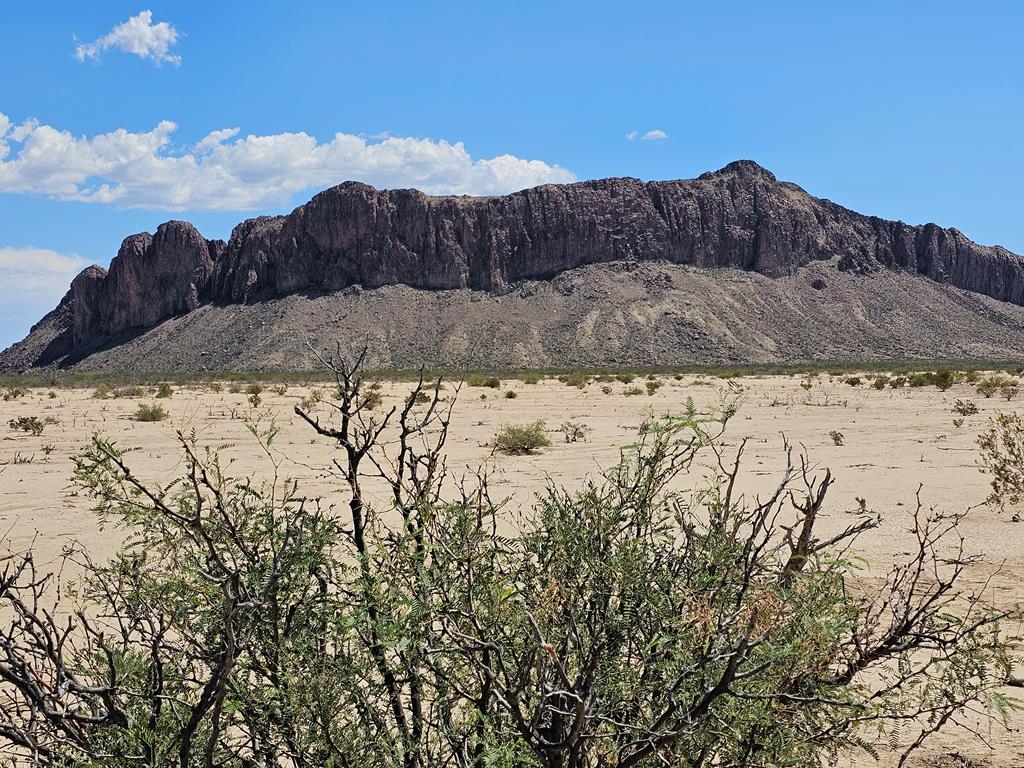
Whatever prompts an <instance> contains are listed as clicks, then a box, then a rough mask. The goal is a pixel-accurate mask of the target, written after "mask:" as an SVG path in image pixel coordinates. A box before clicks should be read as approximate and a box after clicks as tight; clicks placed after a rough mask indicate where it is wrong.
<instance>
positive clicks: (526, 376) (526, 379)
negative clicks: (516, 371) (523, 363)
mask: <svg viewBox="0 0 1024 768" xmlns="http://www.w3.org/2000/svg"><path fill="white" fill-rule="evenodd" d="M541 378H542V376H541V375H540V374H539V373H537V372H536V371H527V372H526V373H523V374H520V376H519V380H520V381H521V382H523V384H539V383H540V380H541Z"/></svg>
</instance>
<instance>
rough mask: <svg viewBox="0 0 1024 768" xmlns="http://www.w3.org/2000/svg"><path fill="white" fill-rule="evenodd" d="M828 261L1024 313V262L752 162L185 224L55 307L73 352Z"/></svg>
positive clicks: (92, 273)
mask: <svg viewBox="0 0 1024 768" xmlns="http://www.w3.org/2000/svg"><path fill="white" fill-rule="evenodd" d="M833 258H835V259H836V260H837V264H838V267H839V269H840V270H843V271H848V272H854V273H871V272H877V271H880V270H886V269H888V270H896V271H902V272H908V273H915V274H920V275H924V276H927V277H928V278H930V279H932V280H935V281H939V282H945V283H949V284H951V285H953V286H956V287H959V288H963V289H966V290H970V291H974V292H977V293H981V294H984V295H986V296H990V297H992V298H995V299H999V300H1001V301H1007V302H1012V303H1014V304H1024V261H1022V260H1021V259H1020V258H1019V257H1017V256H1016V255H1014V254H1012V253H1010V252H1009V251H1007V250H1005V249H1003V248H999V247H985V246H980V245H977V244H975V243H973V242H971V241H970V240H968V239H967V238H966V237H964V236H963V235H962V234H961V233H960V232H958V231H957V230H955V229H943V228H941V227H938V226H936V225H933V224H928V225H925V226H911V225H908V224H904V223H902V222H893V221H885V220H882V219H878V218H874V217H868V216H862V215H860V214H857V213H854V212H853V211H850V210H847V209H845V208H843V207H841V206H838V205H836V204H834V203H831V202H829V201H827V200H821V199H818V198H814V197H811V196H810V195H808V194H807V193H806V192H804V191H803V190H802V189H800V188H799V187H797V186H795V185H793V184H789V183H786V182H779V181H778V180H777V179H776V178H775V177H774V176H773V175H772V174H771V173H770V172H769V171H767V170H765V169H764V168H761V167H760V166H758V165H757V164H756V163H753V162H750V161H738V162H735V163H731V164H730V165H728V166H726V167H725V168H723V169H722V170H720V171H717V172H715V173H707V174H704V175H702V176H700V177H699V178H697V179H692V180H684V181H658V182H648V183H644V182H641V181H638V180H636V179H628V178H623V179H604V180H599V181H590V182H583V183H578V184H568V185H548V186H542V187H537V188H535V189H529V190H525V191H522V192H517V193H515V194H511V195H506V196H503V197H486V198H472V197H429V196H427V195H424V194H422V193H420V192H417V191H415V190H391V191H381V190H377V189H374V188H373V187H369V186H367V185H365V184H359V183H354V182H349V183H345V184H342V185H340V186H337V187H334V188H332V189H329V190H326V191H324V192H321V193H320V194H318V195H316V196H315V197H314V198H313V199H312V200H310V202H308V203H306V204H305V205H303V206H300V207H299V208H297V209H296V210H295V211H293V212H292V213H291V214H289V215H288V216H283V217H260V218H257V219H252V220H249V221H246V222H244V223H242V224H240V225H239V226H238V227H236V228H235V230H234V232H233V233H232V235H231V239H230V241H229V242H228V243H226V244H225V243H223V242H222V241H208V240H206V239H204V238H203V237H202V236H201V235H200V234H199V233H198V232H197V231H196V229H195V228H194V227H192V226H191V225H190V224H188V223H185V222H175V221H172V222H168V223H166V224H164V225H162V226H161V227H159V228H158V229H157V232H156V234H155V235H153V236H150V235H148V234H141V235H133V236H132V237H129V238H128V239H126V240H125V241H124V244H123V245H122V246H121V249H120V251H119V252H118V255H117V257H116V258H115V259H114V260H113V262H112V263H111V265H110V270H109V272H106V271H104V270H101V269H99V268H95V267H91V268H89V269H87V270H86V271H85V272H83V273H82V274H81V275H79V277H77V278H76V279H75V281H74V283H73V284H72V286H71V290H70V291H69V292H68V294H67V296H66V297H65V298H64V300H63V301H62V303H61V307H60V309H61V313H62V316H64V317H66V318H67V322H68V334H69V335H70V338H69V339H67V340H66V345H67V346H69V347H70V348H71V349H72V350H74V349H77V348H82V347H86V346H88V345H91V344H95V343H96V342H97V341H98V340H102V339H103V338H105V337H109V336H112V335H115V334H117V333H119V332H121V331H124V330H126V329H130V328H137V327H148V326H152V325H154V324H156V323H159V322H161V321H162V320H165V319H167V318H170V317H172V316H175V315H180V314H182V313H187V312H190V311H191V310H193V309H195V308H196V307H197V306H199V305H200V304H205V303H235V304H238V303H245V302H250V301H252V300H254V299H257V298H260V299H263V298H270V297H275V296H282V295H286V294H291V293H296V292H302V291H309V292H315V293H319V292H333V291H338V290H341V289H344V288H347V287H349V286H353V285H359V286H362V287H364V288H375V287H380V286H384V285H392V284H405V285H408V286H412V287H416V288H426V289H442V288H472V289H478V290H483V291H491V292H496V293H501V292H503V291H504V290H506V289H507V287H508V286H509V285H510V284H512V283H515V282H517V281H521V280H526V279H544V278H548V277H552V276H554V275H557V274H558V273H560V272H563V271H566V270H569V269H573V268H576V267H580V266H583V265H587V264H598V263H604V262H612V261H654V260H660V261H667V262H672V263H676V264H683V265H694V266H699V267H734V268H738V269H743V270H747V271H752V272H757V273H760V274H762V275H766V276H768V277H782V276H786V275H791V274H793V273H794V272H795V271H796V270H797V269H798V268H800V267H802V266H804V265H807V264H808V263H810V262H812V261H816V260H828V259H833Z"/></svg>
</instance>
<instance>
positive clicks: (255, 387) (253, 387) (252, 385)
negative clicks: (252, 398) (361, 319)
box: [245, 381, 263, 395]
mask: <svg viewBox="0 0 1024 768" xmlns="http://www.w3.org/2000/svg"><path fill="white" fill-rule="evenodd" d="M262 392H263V385H262V384H260V383H259V382H258V381H250V382H249V383H248V384H247V385H246V387H245V394H247V395H259V394H261V393H262Z"/></svg>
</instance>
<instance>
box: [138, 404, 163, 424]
mask: <svg viewBox="0 0 1024 768" xmlns="http://www.w3.org/2000/svg"><path fill="white" fill-rule="evenodd" d="M132 418H134V419H135V421H145V422H148V421H163V420H164V419H166V418H167V411H165V410H164V407H163V406H162V405H157V404H156V403H154V404H153V405H147V404H146V403H139V407H138V409H137V410H136V411H135V415H134V416H133V417H132Z"/></svg>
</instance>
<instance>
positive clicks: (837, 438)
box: [828, 429, 846, 445]
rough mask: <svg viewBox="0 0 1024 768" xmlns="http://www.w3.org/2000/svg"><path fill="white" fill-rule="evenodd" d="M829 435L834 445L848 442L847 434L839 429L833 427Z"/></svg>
mask: <svg viewBox="0 0 1024 768" xmlns="http://www.w3.org/2000/svg"><path fill="white" fill-rule="evenodd" d="M828 436H829V437H830V438H832V444H833V445H842V444H843V443H844V442H846V437H845V435H843V433H842V432H840V431H839V430H838V429H833V430H832V431H831V432H829V433H828Z"/></svg>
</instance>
